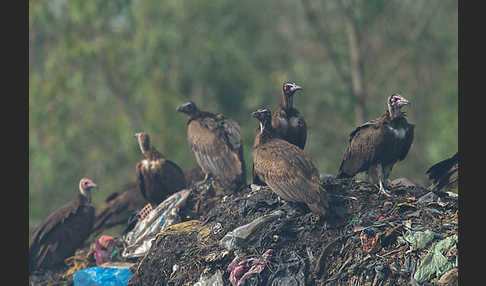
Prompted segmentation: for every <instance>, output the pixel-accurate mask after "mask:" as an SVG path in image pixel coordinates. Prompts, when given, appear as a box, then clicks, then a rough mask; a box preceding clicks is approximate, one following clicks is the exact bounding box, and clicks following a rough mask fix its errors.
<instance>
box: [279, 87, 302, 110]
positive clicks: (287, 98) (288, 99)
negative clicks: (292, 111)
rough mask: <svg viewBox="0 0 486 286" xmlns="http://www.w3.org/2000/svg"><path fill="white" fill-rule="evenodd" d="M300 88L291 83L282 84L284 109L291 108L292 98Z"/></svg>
mask: <svg viewBox="0 0 486 286" xmlns="http://www.w3.org/2000/svg"><path fill="white" fill-rule="evenodd" d="M301 89H302V87H300V86H298V85H297V84H295V83H293V82H284V84H283V87H282V90H283V94H284V103H285V107H286V108H291V107H292V96H293V95H294V92H296V91H297V90H301Z"/></svg>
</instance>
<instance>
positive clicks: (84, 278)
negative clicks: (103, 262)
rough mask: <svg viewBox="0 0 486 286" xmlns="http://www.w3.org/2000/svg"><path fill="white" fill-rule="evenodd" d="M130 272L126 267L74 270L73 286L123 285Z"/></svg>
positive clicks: (126, 281) (126, 282) (125, 283)
mask: <svg viewBox="0 0 486 286" xmlns="http://www.w3.org/2000/svg"><path fill="white" fill-rule="evenodd" d="M131 276H132V272H131V271H130V269H128V268H103V267H92V268H86V269H83V270H79V271H76V273H74V276H73V280H74V286H99V285H103V286H125V285H127V284H128V281H129V280H130V277H131Z"/></svg>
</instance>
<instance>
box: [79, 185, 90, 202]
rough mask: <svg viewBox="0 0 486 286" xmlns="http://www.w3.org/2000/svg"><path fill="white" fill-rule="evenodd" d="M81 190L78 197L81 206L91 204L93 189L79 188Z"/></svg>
mask: <svg viewBox="0 0 486 286" xmlns="http://www.w3.org/2000/svg"><path fill="white" fill-rule="evenodd" d="M79 190H80V193H79V194H78V196H77V197H76V200H77V202H78V204H79V205H80V206H81V205H89V204H91V191H90V190H84V189H82V188H79Z"/></svg>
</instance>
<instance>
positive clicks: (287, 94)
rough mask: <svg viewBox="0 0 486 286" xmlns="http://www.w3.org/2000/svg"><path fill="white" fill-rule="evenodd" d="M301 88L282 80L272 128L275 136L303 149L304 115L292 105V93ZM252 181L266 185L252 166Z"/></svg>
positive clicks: (304, 139)
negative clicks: (279, 99) (280, 93)
mask: <svg viewBox="0 0 486 286" xmlns="http://www.w3.org/2000/svg"><path fill="white" fill-rule="evenodd" d="M301 89H302V87H300V86H298V85H297V84H295V83H293V82H284V84H283V87H282V91H283V92H282V103H281V104H280V106H279V107H278V108H277V110H276V111H275V112H274V113H273V116H272V128H273V130H274V132H275V134H276V136H278V137H279V138H281V139H283V140H286V141H287V142H289V143H292V144H294V145H297V146H298V147H299V148H300V149H302V150H303V149H304V146H305V141H306V139H307V125H306V123H305V120H304V117H302V116H301V115H300V113H299V111H298V110H297V109H296V108H294V106H293V96H294V93H295V92H296V91H297V90H301ZM259 132H260V127H257V134H258V133H259ZM253 183H254V184H257V185H266V184H265V182H263V181H262V180H261V179H260V178H258V175H257V174H255V170H254V168H253Z"/></svg>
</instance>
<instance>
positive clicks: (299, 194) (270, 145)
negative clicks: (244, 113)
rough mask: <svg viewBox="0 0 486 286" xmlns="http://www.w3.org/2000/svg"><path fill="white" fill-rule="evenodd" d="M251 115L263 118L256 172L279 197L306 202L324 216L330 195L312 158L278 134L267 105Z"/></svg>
mask: <svg viewBox="0 0 486 286" xmlns="http://www.w3.org/2000/svg"><path fill="white" fill-rule="evenodd" d="M252 116H253V117H254V118H256V119H258V121H259V122H260V132H259V133H258V134H257V136H256V138H255V144H254V146H253V164H254V171H255V173H256V174H257V175H258V177H260V178H261V179H262V180H263V181H264V182H265V183H266V184H267V185H268V186H269V187H270V189H271V190H272V191H273V192H275V193H276V194H277V195H278V196H279V197H280V198H282V199H284V200H286V201H289V202H301V203H305V204H306V205H307V206H308V207H309V209H310V210H311V211H312V212H314V213H317V214H320V215H323V216H325V215H326V211H327V209H328V207H329V203H328V196H327V193H326V192H325V191H324V190H323V189H322V187H321V185H320V180H319V171H318V170H317V168H316V167H315V166H314V163H313V162H312V160H311V159H310V158H309V156H307V155H306V154H305V153H304V151H303V150H302V149H301V148H299V147H297V146H296V145H294V144H291V143H289V142H287V141H285V140H283V139H280V138H279V137H278V135H277V134H276V132H275V130H274V129H273V127H272V124H271V120H272V118H271V112H270V111H269V110H268V109H266V108H262V109H258V110H257V111H255V112H253V113H252Z"/></svg>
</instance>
